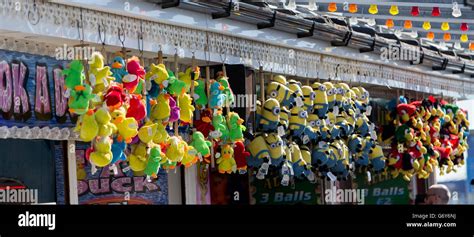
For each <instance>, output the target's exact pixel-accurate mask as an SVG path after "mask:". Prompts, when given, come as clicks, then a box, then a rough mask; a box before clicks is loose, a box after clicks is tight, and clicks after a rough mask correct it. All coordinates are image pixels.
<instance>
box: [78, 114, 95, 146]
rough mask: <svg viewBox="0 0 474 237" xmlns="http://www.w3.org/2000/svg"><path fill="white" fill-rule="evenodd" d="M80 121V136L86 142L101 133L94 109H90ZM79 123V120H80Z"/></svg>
mask: <svg viewBox="0 0 474 237" xmlns="http://www.w3.org/2000/svg"><path fill="white" fill-rule="evenodd" d="M81 117H82V119H81V122H80V133H79V136H80V138H81V139H82V141H84V142H90V141H92V139H94V138H95V137H96V136H97V135H98V133H99V125H98V124H97V121H96V119H95V113H94V110H92V109H90V110H89V111H87V113H85V114H84V115H82V116H81ZM78 123H79V121H78Z"/></svg>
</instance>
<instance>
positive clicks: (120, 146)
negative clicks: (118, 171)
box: [111, 139, 127, 164]
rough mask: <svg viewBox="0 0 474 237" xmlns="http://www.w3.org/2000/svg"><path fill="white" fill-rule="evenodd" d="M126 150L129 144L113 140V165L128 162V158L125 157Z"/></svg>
mask: <svg viewBox="0 0 474 237" xmlns="http://www.w3.org/2000/svg"><path fill="white" fill-rule="evenodd" d="M125 148H127V143H125V142H123V141H122V142H119V141H117V140H116V139H114V140H113V143H112V148H111V149H112V162H111V163H112V164H115V163H117V161H125V160H127V156H126V155H125Z"/></svg>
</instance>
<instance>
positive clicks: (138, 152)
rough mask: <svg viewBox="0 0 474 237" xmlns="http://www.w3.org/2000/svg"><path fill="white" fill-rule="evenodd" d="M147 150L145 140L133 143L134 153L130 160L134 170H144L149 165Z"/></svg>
mask: <svg viewBox="0 0 474 237" xmlns="http://www.w3.org/2000/svg"><path fill="white" fill-rule="evenodd" d="M147 150H148V147H147V145H146V144H145V143H143V142H139V143H138V144H132V153H131V154H130V155H129V156H128V160H129V165H130V169H132V170H133V171H134V172H142V171H144V170H145V168H146V165H147Z"/></svg>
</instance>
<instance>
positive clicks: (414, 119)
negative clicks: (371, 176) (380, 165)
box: [380, 96, 469, 181]
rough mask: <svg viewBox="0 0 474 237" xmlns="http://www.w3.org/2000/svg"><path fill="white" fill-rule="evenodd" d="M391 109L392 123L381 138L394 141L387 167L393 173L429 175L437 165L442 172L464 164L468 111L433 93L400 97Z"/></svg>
mask: <svg viewBox="0 0 474 237" xmlns="http://www.w3.org/2000/svg"><path fill="white" fill-rule="evenodd" d="M389 109H390V110H391V113H389V114H388V116H387V117H388V120H389V121H390V124H389V125H386V126H383V127H382V129H383V130H385V131H381V133H380V134H381V137H380V139H381V140H384V142H389V143H391V144H392V151H391V152H390V155H389V159H388V164H387V166H388V167H387V169H388V171H389V172H390V173H391V174H392V176H393V177H397V176H399V175H402V176H403V178H404V179H405V180H406V181H410V180H411V178H412V176H414V175H416V176H418V178H423V179H427V178H428V177H429V176H430V174H431V173H432V172H433V170H434V168H435V167H439V169H440V174H441V175H443V174H444V173H450V172H452V171H456V169H455V166H460V165H463V164H464V153H465V151H466V150H467V149H468V143H467V136H468V134H469V121H468V120H467V113H466V111H463V110H462V109H460V108H459V107H458V106H456V105H454V104H449V103H447V102H446V101H444V100H438V99H435V98H434V97H433V96H430V97H429V98H427V99H423V100H419V101H414V102H411V103H408V102H407V100H406V99H405V98H404V97H400V98H399V99H398V103H396V101H395V102H392V103H391V106H389Z"/></svg>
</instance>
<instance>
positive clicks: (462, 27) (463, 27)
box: [460, 23, 469, 31]
mask: <svg viewBox="0 0 474 237" xmlns="http://www.w3.org/2000/svg"><path fill="white" fill-rule="evenodd" d="M460 30H461V31H467V30H469V26H467V23H462V24H461V27H460Z"/></svg>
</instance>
